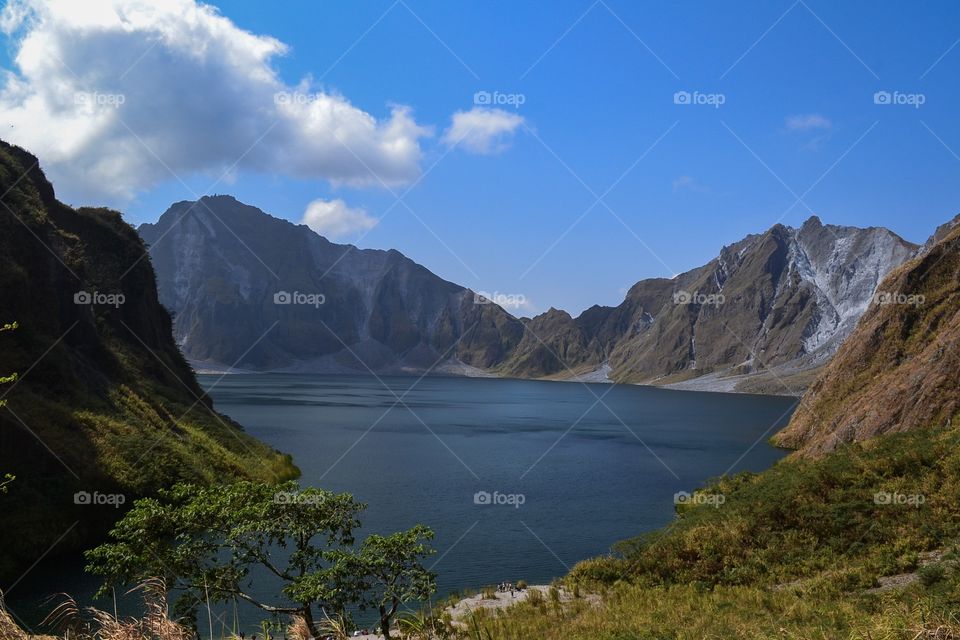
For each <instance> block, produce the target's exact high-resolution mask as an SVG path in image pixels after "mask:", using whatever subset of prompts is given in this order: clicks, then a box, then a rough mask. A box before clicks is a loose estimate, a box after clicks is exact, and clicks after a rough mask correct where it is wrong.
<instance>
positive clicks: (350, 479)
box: [11, 374, 796, 618]
mask: <svg viewBox="0 0 960 640" xmlns="http://www.w3.org/2000/svg"><path fill="white" fill-rule="evenodd" d="M200 382H201V384H202V385H203V386H204V387H205V388H207V389H208V391H209V393H210V395H211V396H212V397H213V399H214V403H215V406H216V408H217V409H218V410H219V411H221V412H222V413H225V414H227V415H229V416H230V417H231V418H233V419H234V420H236V421H237V422H239V423H240V424H242V425H243V426H244V427H245V428H246V430H247V431H248V432H249V433H250V434H251V435H253V436H255V437H257V438H260V439H261V440H263V441H265V442H267V443H269V444H270V445H271V446H273V447H275V448H277V449H279V450H281V451H284V452H289V453H291V454H293V457H294V461H295V462H296V464H297V465H298V466H299V467H300V469H301V470H302V471H303V477H302V478H301V483H302V484H303V485H314V486H320V487H323V488H326V489H331V490H334V491H346V492H350V493H352V494H353V495H354V497H356V498H357V499H358V500H360V501H361V502H365V503H367V504H368V505H369V506H368V508H367V510H366V512H365V514H364V515H363V517H362V520H363V522H364V527H363V530H362V531H360V532H359V534H360V535H361V536H362V535H365V534H366V533H369V532H378V533H387V532H392V531H397V530H401V529H405V528H408V527H411V526H413V525H414V524H418V523H423V524H426V525H428V526H430V527H432V528H433V530H434V531H435V532H436V539H435V540H434V541H433V545H434V547H435V548H436V549H437V552H438V553H437V555H436V556H434V558H433V559H431V561H430V563H431V564H433V570H434V571H436V572H437V573H438V574H439V576H438V587H439V588H438V594H439V595H441V596H445V595H446V594H448V593H450V592H451V591H455V590H462V589H464V588H467V587H469V588H478V587H482V586H483V585H488V584H496V583H498V582H502V581H505V580H509V581H513V582H516V581H517V580H520V579H523V580H526V581H527V582H530V583H537V582H546V581H549V580H550V579H551V578H553V577H556V576H560V575H563V574H564V573H566V572H567V571H568V569H569V567H572V566H573V565H574V564H575V563H576V562H577V561H579V560H582V559H584V558H588V557H591V556H595V555H598V554H603V553H606V552H607V551H608V550H609V549H610V546H611V545H612V544H613V543H615V542H617V541H618V540H622V539H625V538H628V537H632V536H635V535H637V534H639V533H641V532H644V531H649V530H651V529H655V528H658V527H661V526H663V525H664V524H666V523H667V522H668V521H669V520H670V518H671V517H672V514H673V507H674V503H673V496H674V494H675V493H676V492H677V491H681V490H691V489H693V488H695V487H698V486H700V485H702V484H703V483H704V481H706V480H707V479H709V478H712V477H716V476H719V475H721V474H725V473H731V472H735V471H740V470H744V469H750V470H762V469H764V468H767V467H769V466H770V465H771V464H773V463H774V462H775V461H776V460H777V459H779V458H780V457H781V456H782V455H783V454H782V452H780V451H778V450H776V449H774V448H772V447H770V446H769V445H768V444H767V443H766V439H767V438H768V437H769V436H770V435H772V434H773V433H774V432H775V431H776V430H777V429H778V428H780V427H781V426H783V425H785V424H786V422H787V421H788V419H789V415H790V412H791V411H792V409H793V407H794V405H795V402H796V400H795V399H792V398H783V397H772V396H748V395H734V394H718V393H700V392H690V391H669V390H663V389H656V388H650V387H641V386H630V385H605V384H589V385H584V384H579V383H559V382H539V381H529V380H501V379H466V378H442V377H430V378H424V379H422V380H419V381H418V380H417V379H416V378H412V377H387V378H383V379H377V378H374V377H372V376H316V375H292V374H291V375H287V374H283V375H280V374H257V375H233V376H226V377H223V378H221V377H219V376H210V375H203V376H200ZM398 397H399V398H400V399H401V401H400V402H398ZM478 492H487V493H489V494H491V495H493V494H494V492H497V494H498V495H499V496H500V499H501V500H508V499H509V500H510V501H512V502H513V503H517V502H520V501H522V505H520V506H519V507H516V506H514V505H508V504H502V505H497V504H476V500H475V495H476V494H477V493H478ZM503 496H512V498H505V497H503ZM75 573H76V568H75V567H73V568H71V567H69V566H66V568H64V569H63V574H62V575H60V576H48V575H46V574H49V571H48V570H44V571H43V572H42V574H41V576H42V577H40V578H38V579H37V580H34V581H28V582H30V584H27V585H24V586H21V587H20V591H21V593H20V594H12V595H13V596H15V597H14V598H11V599H12V600H17V599H23V598H25V597H26V598H29V597H31V596H35V595H38V594H40V593H43V594H49V593H51V592H54V591H70V590H71V589H73V592H74V593H75V594H77V593H78V592H79V595H81V596H83V595H84V592H86V591H87V590H88V589H89V588H90V587H91V584H92V583H91V581H90V580H84V579H82V578H78V577H77V576H75V575H74V574H75ZM57 578H59V580H58V581H56V582H54V580H55V579H57ZM38 582H39V584H38ZM271 588H272V585H269V584H268V583H264V586H263V590H264V594H263V595H264V596H266V595H268V594H267V593H266V592H267V591H269V590H270V589H271ZM44 589H46V590H45V591H44ZM241 616H242V617H244V618H246V617H248V616H247V615H245V614H243V613H241Z"/></svg>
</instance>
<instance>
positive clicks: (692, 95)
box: [673, 91, 727, 109]
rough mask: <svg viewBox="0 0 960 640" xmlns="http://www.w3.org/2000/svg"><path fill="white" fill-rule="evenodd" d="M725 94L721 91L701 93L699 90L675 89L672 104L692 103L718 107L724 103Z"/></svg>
mask: <svg viewBox="0 0 960 640" xmlns="http://www.w3.org/2000/svg"><path fill="white" fill-rule="evenodd" d="M726 101H727V96H726V95H725V94H722V93H701V92H699V91H677V92H676V93H674V94H673V104H693V105H700V106H708V107H713V108H714V109H719V108H720V106H721V105H723V104H724V103H726Z"/></svg>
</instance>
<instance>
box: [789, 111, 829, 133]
mask: <svg viewBox="0 0 960 640" xmlns="http://www.w3.org/2000/svg"><path fill="white" fill-rule="evenodd" d="M786 127H787V131H825V130H828V129H832V128H833V123H832V122H831V121H830V119H829V118H827V117H825V116H822V115H820V114H819V113H805V114H798V115H793V116H787V119H786Z"/></svg>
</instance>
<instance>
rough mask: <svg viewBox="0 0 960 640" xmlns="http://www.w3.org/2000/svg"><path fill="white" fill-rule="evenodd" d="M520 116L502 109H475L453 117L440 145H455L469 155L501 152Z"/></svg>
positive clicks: (460, 112)
mask: <svg viewBox="0 0 960 640" xmlns="http://www.w3.org/2000/svg"><path fill="white" fill-rule="evenodd" d="M521 124H523V117H522V116H519V115H517V114H515V113H510V112H508V111H504V110H503V109H486V108H483V107H475V108H473V109H471V110H470V111H457V112H456V113H454V114H453V117H452V122H451V124H450V128H449V129H447V130H446V131H445V132H444V134H443V142H444V143H446V144H448V145H450V146H454V145H458V146H461V147H463V148H464V149H466V150H467V151H470V152H472V153H480V154H485V155H486V154H494V153H500V152H501V151H503V150H505V149H506V148H507V147H509V146H510V140H511V139H512V138H513V134H514V132H515V131H516V129H517V127H519V126H520V125H521Z"/></svg>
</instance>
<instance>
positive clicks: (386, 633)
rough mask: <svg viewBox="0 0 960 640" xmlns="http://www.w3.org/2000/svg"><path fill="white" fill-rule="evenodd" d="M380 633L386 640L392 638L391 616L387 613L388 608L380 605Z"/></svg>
mask: <svg viewBox="0 0 960 640" xmlns="http://www.w3.org/2000/svg"><path fill="white" fill-rule="evenodd" d="M380 633H382V634H383V637H384V639H385V640H390V616H389V614H387V608H386V607H384V606H383V605H380Z"/></svg>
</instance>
